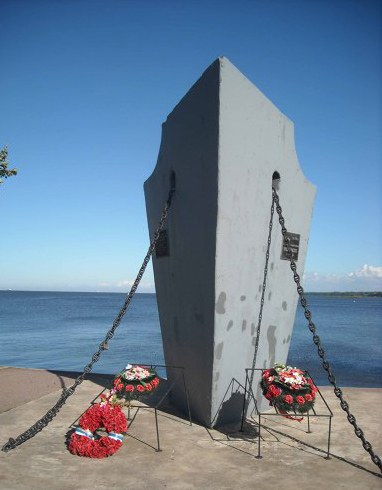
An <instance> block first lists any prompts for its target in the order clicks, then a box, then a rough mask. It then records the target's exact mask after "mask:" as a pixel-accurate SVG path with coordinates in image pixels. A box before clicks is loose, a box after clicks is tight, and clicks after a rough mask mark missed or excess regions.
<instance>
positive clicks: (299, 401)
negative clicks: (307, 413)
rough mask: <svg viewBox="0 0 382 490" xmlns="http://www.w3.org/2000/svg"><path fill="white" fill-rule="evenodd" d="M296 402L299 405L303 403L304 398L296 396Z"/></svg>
mask: <svg viewBox="0 0 382 490" xmlns="http://www.w3.org/2000/svg"><path fill="white" fill-rule="evenodd" d="M296 402H297V403H298V404H299V405H304V403H305V398H304V397H303V396H300V395H298V396H296Z"/></svg>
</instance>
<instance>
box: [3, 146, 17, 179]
mask: <svg viewBox="0 0 382 490" xmlns="http://www.w3.org/2000/svg"><path fill="white" fill-rule="evenodd" d="M7 158H8V147H7V146H4V147H3V149H2V150H0V184H2V183H3V182H4V179H7V178H8V177H12V176H13V175H17V169H16V168H13V169H11V170H8V161H7Z"/></svg>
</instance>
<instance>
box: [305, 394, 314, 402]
mask: <svg viewBox="0 0 382 490" xmlns="http://www.w3.org/2000/svg"><path fill="white" fill-rule="evenodd" d="M305 400H306V401H307V402H311V401H312V400H313V397H312V395H309V393H307V394H306V395H305Z"/></svg>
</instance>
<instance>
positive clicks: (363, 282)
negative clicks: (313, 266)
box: [303, 264, 382, 292]
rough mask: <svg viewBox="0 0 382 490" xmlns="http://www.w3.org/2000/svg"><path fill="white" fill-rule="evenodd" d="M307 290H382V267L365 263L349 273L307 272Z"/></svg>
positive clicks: (304, 281) (304, 277) (304, 280)
mask: <svg viewBox="0 0 382 490" xmlns="http://www.w3.org/2000/svg"><path fill="white" fill-rule="evenodd" d="M303 285H304V289H305V290H306V291H312V292H319V291H322V292H329V291H382V267H380V266H373V265H367V264H365V265H363V267H361V268H360V269H358V270H356V271H353V272H349V273H348V274H343V275H341V274H320V273H318V272H307V273H306V274H304V276H303Z"/></svg>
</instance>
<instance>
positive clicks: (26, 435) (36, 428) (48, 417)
mask: <svg viewBox="0 0 382 490" xmlns="http://www.w3.org/2000/svg"><path fill="white" fill-rule="evenodd" d="M174 193H175V189H174V187H172V188H171V190H170V192H169V196H168V199H167V201H166V203H165V206H164V208H163V211H162V215H161V217H160V220H159V224H158V227H157V229H156V231H155V233H154V237H153V239H152V241H151V243H150V246H149V248H148V251H147V254H146V256H145V258H144V259H143V263H142V266H141V268H140V269H139V272H138V274H137V277H136V278H135V281H134V283H133V285H132V286H131V289H130V291H129V293H128V294H127V296H126V299H125V302H124V303H123V306H122V308H121V309H120V311H119V313H118V315H117V317H116V318H115V320H114V322H113V325H112V327H111V328H110V330H109V331H108V332H107V334H106V336H105V339H104V340H103V341H102V342H101V343H100V344H99V346H98V349H97V351H96V352H95V353H94V354H93V357H92V359H91V361H90V362H89V364H87V365H86V366H85V368H84V371H83V373H82V374H80V375H79V376H78V377H77V378H76V380H75V381H74V383H73V384H72V386H70V387H69V388H65V389H64V390H63V392H62V394H61V396H60V398H59V399H58V401H57V403H56V404H55V405H54V406H53V407H52V408H51V409H50V410H48V412H47V413H46V414H45V415H44V416H43V417H42V418H41V419H39V420H38V421H37V422H36V423H35V424H33V425H32V426H31V427H30V428H29V429H28V430H26V431H25V432H23V433H22V434H20V435H19V436H18V437H16V439H13V438H10V439H9V441H8V442H7V443H6V444H4V446H3V447H2V451H4V452H8V451H10V450H11V449H14V448H15V447H17V446H19V445H20V444H23V443H24V442H26V441H27V440H28V439H31V438H32V437H34V436H35V435H36V434H37V433H38V432H40V431H41V430H42V429H44V427H46V426H47V425H48V424H49V423H50V422H51V421H52V420H53V418H54V417H55V416H56V415H57V414H58V412H59V411H60V409H61V408H62V407H63V405H64V404H65V402H66V400H67V399H68V398H69V397H70V396H71V395H73V393H74V392H75V390H76V388H77V387H78V386H79V385H80V384H81V383H82V382H83V381H84V378H85V376H86V375H87V374H89V373H90V372H91V370H92V368H93V365H94V364H95V363H96V362H97V361H98V359H99V358H100V357H101V354H102V352H103V351H104V350H107V349H108V343H109V342H110V340H111V339H112V338H113V336H114V333H115V331H116V330H117V328H118V327H119V325H120V323H121V320H122V318H123V316H124V314H125V313H126V310H127V308H128V306H129V304H130V302H131V300H132V298H133V296H134V294H135V292H136V290H137V288H138V285H139V283H140V281H141V279H142V276H143V274H144V272H145V270H146V267H147V264H148V263H149V261H150V258H151V255H152V254H153V251H154V249H155V245H156V243H157V241H158V238H159V234H160V232H161V230H162V229H163V226H164V224H165V221H166V218H167V214H168V211H169V209H170V206H171V202H172V198H173V196H174Z"/></svg>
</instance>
